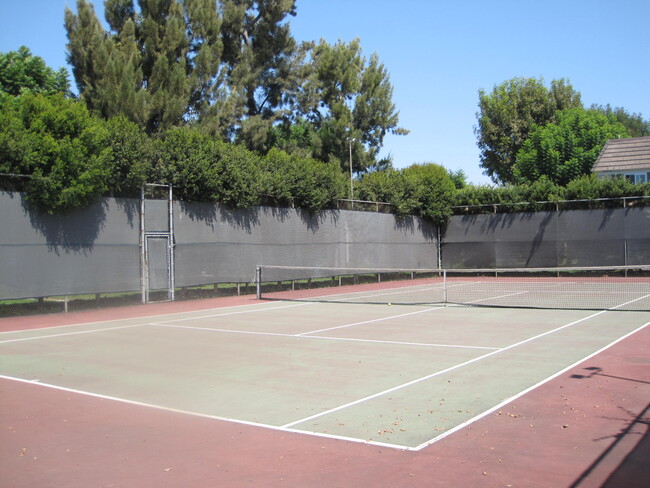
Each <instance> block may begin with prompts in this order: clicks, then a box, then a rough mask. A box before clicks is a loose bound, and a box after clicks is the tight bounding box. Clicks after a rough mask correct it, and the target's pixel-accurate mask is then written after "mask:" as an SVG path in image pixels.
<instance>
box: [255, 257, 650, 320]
mask: <svg viewBox="0 0 650 488" xmlns="http://www.w3.org/2000/svg"><path fill="white" fill-rule="evenodd" d="M256 288H257V297H258V298H259V299H277V300H303V301H323V302H339V303H367V304H391V305H465V306H483V307H508V308H540V309H577V310H625V311H650V266H612V267H579V268H566V267H563V268H522V269H514V268H503V269H411V270H409V269H394V268H384V269H379V268H326V267H301V266H257V267H256Z"/></svg>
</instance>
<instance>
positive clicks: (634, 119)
mask: <svg viewBox="0 0 650 488" xmlns="http://www.w3.org/2000/svg"><path fill="white" fill-rule="evenodd" d="M591 109H592V110H598V111H599V112H602V113H603V114H605V115H607V117H608V118H610V119H612V120H615V121H617V122H620V123H621V124H622V125H623V126H624V127H625V129H626V130H627V135H628V136H630V137H643V136H650V119H648V120H644V119H643V116H642V115H641V114H636V113H633V114H630V113H628V112H627V110H625V109H624V108H622V107H614V108H612V107H611V105H605V106H604V107H603V106H602V105H592V106H591Z"/></svg>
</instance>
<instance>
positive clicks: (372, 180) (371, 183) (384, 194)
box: [355, 169, 403, 204]
mask: <svg viewBox="0 0 650 488" xmlns="http://www.w3.org/2000/svg"><path fill="white" fill-rule="evenodd" d="M402 191H403V177H402V172H401V171H398V170H395V169H388V170H386V171H373V172H371V173H366V174H364V175H363V177H362V178H361V180H360V181H359V183H358V184H357V185H356V188H355V192H356V194H357V198H359V199H360V200H367V201H370V202H384V203H392V204H396V202H397V201H399V200H400V199H401V197H402Z"/></svg>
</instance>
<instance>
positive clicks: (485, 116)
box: [475, 78, 582, 183]
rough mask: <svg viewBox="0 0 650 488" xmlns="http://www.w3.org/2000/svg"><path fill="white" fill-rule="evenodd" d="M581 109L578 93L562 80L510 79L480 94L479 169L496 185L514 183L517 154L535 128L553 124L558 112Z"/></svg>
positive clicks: (477, 129) (477, 128) (478, 116)
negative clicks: (547, 81) (488, 91)
mask: <svg viewBox="0 0 650 488" xmlns="http://www.w3.org/2000/svg"><path fill="white" fill-rule="evenodd" d="M573 107H582V103H581V101H580V93H579V92H576V91H575V90H574V89H573V87H572V86H571V84H570V83H568V82H566V81H565V80H563V79H562V80H553V81H552V82H551V88H550V89H548V88H546V86H545V85H544V84H543V79H536V78H513V79H511V80H508V81H505V82H503V83H501V84H500V85H496V86H495V87H494V88H493V90H492V92H490V93H489V94H488V93H486V92H485V91H484V90H480V91H479V112H478V113H477V114H476V115H477V119H478V125H477V126H476V127H475V132H476V135H477V137H478V147H479V149H480V150H481V166H482V167H483V168H484V169H485V174H487V175H488V176H489V177H490V178H491V179H492V180H493V181H494V182H495V183H513V182H514V181H515V176H514V173H513V166H514V164H515V160H516V158H517V153H518V152H519V150H520V149H521V147H522V145H523V144H524V141H525V140H526V139H527V138H528V135H529V134H530V131H531V130H532V128H533V127H534V126H543V125H546V124H547V123H549V122H552V121H553V120H554V118H555V113H556V112H557V111H558V110H563V109H568V108H573Z"/></svg>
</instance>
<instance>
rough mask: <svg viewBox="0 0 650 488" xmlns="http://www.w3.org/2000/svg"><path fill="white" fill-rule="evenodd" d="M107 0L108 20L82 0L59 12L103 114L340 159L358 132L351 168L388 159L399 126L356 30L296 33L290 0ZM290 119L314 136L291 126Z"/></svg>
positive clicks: (153, 129) (384, 80) (377, 65)
mask: <svg viewBox="0 0 650 488" xmlns="http://www.w3.org/2000/svg"><path fill="white" fill-rule="evenodd" d="M104 10H105V14H106V20H107V22H108V25H109V29H108V31H106V30H104V28H103V27H102V25H101V23H100V22H99V20H98V19H97V16H96V14H95V11H94V7H93V5H92V2H90V1H89V0H77V12H76V13H74V12H73V11H72V10H71V9H69V8H67V9H66V12H65V25H66V30H67V34H68V40H69V43H68V46H67V47H68V59H69V61H70V63H71V64H72V67H73V74H74V77H75V80H76V82H77V86H78V89H79V93H80V96H81V98H82V99H83V100H84V101H85V102H86V103H87V104H88V107H89V108H90V109H91V110H92V111H93V112H95V113H97V114H99V115H101V116H102V117H103V118H110V117H113V116H116V115H123V116H125V117H127V118H128V119H129V120H131V121H133V122H135V123H137V124H139V125H140V126H141V127H143V128H145V130H146V131H147V132H148V133H149V134H155V133H162V132H164V131H165V130H167V129H169V128H171V127H178V126H183V125H186V124H188V123H192V124H198V125H199V126H200V127H201V128H202V129H203V130H205V131H206V132H207V133H209V134H211V135H213V136H215V137H218V138H220V139H223V140H225V141H229V142H236V143H239V144H242V145H244V146H245V147H247V148H248V149H250V150H253V151H258V152H260V153H261V154H266V153H267V152H268V151H269V150H270V149H271V148H273V147H279V148H280V149H284V150H287V151H290V152H291V153H292V154H293V153H295V154H297V155H298V156H300V157H310V158H314V159H318V160H320V161H325V162H330V161H332V162H337V163H339V165H340V166H341V167H342V168H346V167H347V165H348V162H349V149H350V142H349V141H350V139H354V140H355V141H354V143H353V144H352V151H353V158H352V159H353V161H354V171H356V172H361V171H366V170H368V169H384V168H387V167H389V166H390V159H388V158H384V159H381V158H379V157H378V154H379V151H380V149H381V146H382V144H383V140H384V137H385V135H386V134H387V133H395V134H403V133H406V131H404V129H401V128H399V127H398V112H397V110H396V108H395V105H394V104H393V103H392V91H393V88H392V85H391V84H390V80H389V75H388V71H387V70H386V68H385V67H384V65H383V64H382V63H381V62H380V61H379V58H378V56H377V55H376V54H374V55H372V56H371V57H370V59H368V60H366V59H365V58H364V57H363V56H362V53H361V47H360V45H359V41H358V40H355V41H352V42H351V43H349V44H344V43H342V42H339V43H337V44H336V45H333V46H330V45H329V44H327V43H326V42H325V41H321V42H320V43H318V44H315V43H302V44H299V43H297V42H296V41H295V39H294V38H293V36H292V35H291V30H290V24H289V21H288V19H289V18H290V17H291V16H294V15H296V6H295V0H223V1H219V2H217V1H216V0H138V1H137V2H135V1H134V0H106V1H105V2H104ZM306 124H307V126H308V127H306V126H305V125H306ZM294 125H296V126H298V130H299V131H302V130H303V129H306V134H308V136H309V137H307V138H303V137H298V138H292V137H291V132H292V129H291V127H292V126H294ZM278 127H280V130H279V132H278V130H277V128H278ZM295 135H297V134H295ZM284 143H288V144H284ZM275 144H279V145H278V146H275Z"/></svg>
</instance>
